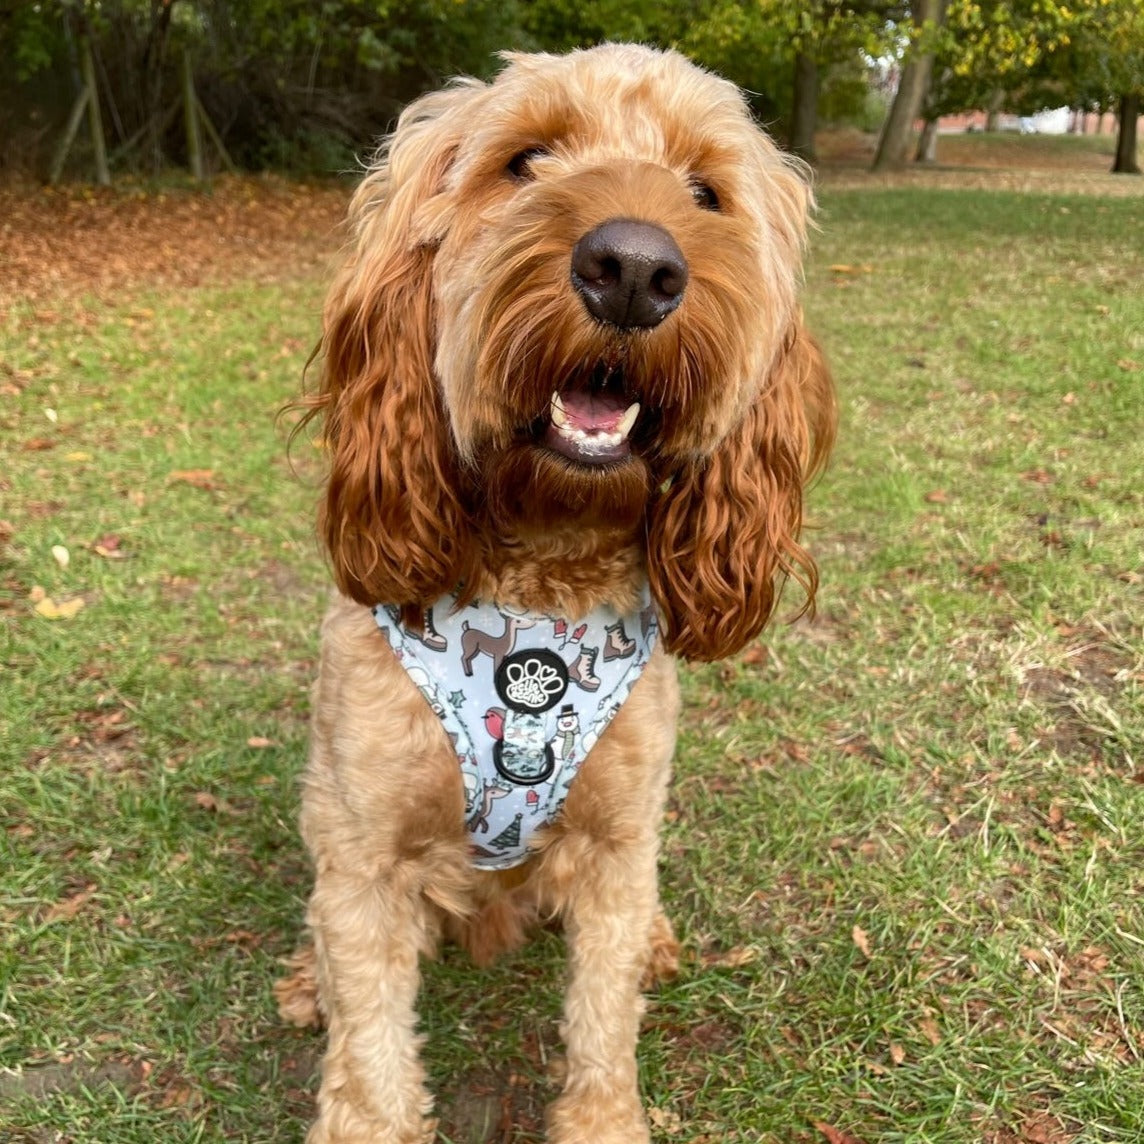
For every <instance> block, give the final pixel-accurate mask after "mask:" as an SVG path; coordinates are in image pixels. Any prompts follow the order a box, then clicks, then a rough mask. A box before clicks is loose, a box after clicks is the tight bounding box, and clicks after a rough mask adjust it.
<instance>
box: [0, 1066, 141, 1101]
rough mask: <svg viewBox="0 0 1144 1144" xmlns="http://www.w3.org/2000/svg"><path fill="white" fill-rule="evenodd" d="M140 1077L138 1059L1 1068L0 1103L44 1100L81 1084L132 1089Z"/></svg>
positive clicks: (83, 1085) (76, 1087)
mask: <svg viewBox="0 0 1144 1144" xmlns="http://www.w3.org/2000/svg"><path fill="white" fill-rule="evenodd" d="M141 1080H142V1074H141V1072H140V1069H139V1064H138V1062H130V1061H118V1060H112V1061H100V1062H95V1061H84V1060H69V1061H56V1062H52V1063H50V1064H42V1065H34V1066H31V1067H29V1068H24V1069H20V1070H19V1071H18V1072H0V1104H8V1103H9V1102H14V1101H18V1100H22V1099H23V1100H43V1098H44V1097H46V1096H51V1095H52V1094H53V1093H57V1092H75V1091H77V1090H78V1089H80V1088H98V1087H100V1086H101V1085H105V1084H110V1085H114V1086H115V1087H116V1088H119V1089H123V1090H124V1091H133V1090H135V1089H136V1088H138V1087H139V1084H140V1082H141Z"/></svg>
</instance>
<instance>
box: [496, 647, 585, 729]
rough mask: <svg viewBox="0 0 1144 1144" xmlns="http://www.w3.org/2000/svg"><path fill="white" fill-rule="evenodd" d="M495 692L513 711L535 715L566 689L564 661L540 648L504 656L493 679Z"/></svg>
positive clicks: (553, 703) (553, 704) (566, 673)
mask: <svg viewBox="0 0 1144 1144" xmlns="http://www.w3.org/2000/svg"><path fill="white" fill-rule="evenodd" d="M493 685H494V686H495V687H496V691H497V694H498V695H499V696H500V697H501V699H502V700H503V701H504V703H505V705H506V706H508V707H510V708H511V709H512V710H513V711H519V712H521V713H523V714H528V715H538V714H540V713H541V712H542V711H547V710H549V708H551V707H555V706H556V704H557V703H559V702H560V700H561V699H562V698H563V697H564V693H565V692H566V691H567V690H568V665H567V664H566V663H565V662H564V661H563V660H562V659H561V658H560V656H558V655H557V654H556V653H555V652H554V651H549V650H547V649H545V648H540V649H537V650H534V651H518V652H514V653H513V654H512V655H509V656H505V658H504V659H503V660H502V661H501V665H500V667H498V668H497V672H496V676H495V677H494V679H493Z"/></svg>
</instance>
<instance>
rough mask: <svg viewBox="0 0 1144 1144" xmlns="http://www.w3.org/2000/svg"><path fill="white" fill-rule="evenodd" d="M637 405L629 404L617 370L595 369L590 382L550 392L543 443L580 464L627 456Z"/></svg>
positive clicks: (600, 462)
mask: <svg viewBox="0 0 1144 1144" xmlns="http://www.w3.org/2000/svg"><path fill="white" fill-rule="evenodd" d="M639 413H640V403H639V402H638V401H633V400H632V399H631V396H630V395H629V394H628V393H627V390H626V387H625V385H624V378H623V374H622V372H621V371H619V370H614V371H609V370H607V369H605V368H604V367H598V368H597V369H596V371H595V372H594V373H593V375H592V378H591V380H589V381H588V382H587V384H584V385H573V386H570V387H569V388H567V389H564V390H562V391H559V392H556V393H553V395H552V399H551V402H550V403H549V407H548V422H547V424H546V425H545V427H544V435H543V441H544V444H545V445H547V446H548V448H550V449H552V450H553V451H554V452H557V453H560V454H561V455H562V456H564V457H567V458H568V459H569V460H572V461H577V462H579V463H580V464H582V465H605V464H611V463H614V462H616V461H622V460H624V459H625V458H626V457H628V456H630V455H631V440H630V437H631V432H632V429H633V427H634V426H635V423H636V418H638V417H639Z"/></svg>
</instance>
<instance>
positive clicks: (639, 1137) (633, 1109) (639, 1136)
mask: <svg viewBox="0 0 1144 1144" xmlns="http://www.w3.org/2000/svg"><path fill="white" fill-rule="evenodd" d="M650 1139H651V1137H650V1136H649V1135H648V1128H647V1120H646V1119H645V1118H644V1113H643V1108H642V1107H641V1106H640V1101H639V1097H638V1096H636V1095H634V1094H629V1093H618V1092H614V1091H600V1090H596V1089H593V1090H590V1091H584V1092H577V1093H570V1092H566V1093H564V1095H563V1096H560V1097H558V1098H557V1099H556V1100H555V1101H553V1102H552V1104H550V1105H549V1106H548V1135H547V1141H548V1144H648V1142H649V1141H650Z"/></svg>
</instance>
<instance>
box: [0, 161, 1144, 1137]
mask: <svg viewBox="0 0 1144 1144" xmlns="http://www.w3.org/2000/svg"><path fill="white" fill-rule="evenodd" d="M821 200H822V211H821V214H820V224H821V233H820V234H818V235H817V236H816V238H815V240H814V246H813V256H812V261H811V264H810V267H809V270H808V275H807V291H806V306H807V311H808V315H809V318H810V321H811V324H812V325H813V327H814V328H815V330H816V331H817V332H818V334H819V336H820V338H821V339H822V341H823V342H824V344H825V345H826V347H827V350H828V353H829V355H830V358H831V360H832V363H833V366H834V369H835V372H836V376H837V380H838V384H839V388H840V392H841V399H842V407H843V419H842V425H841V431H840V437H839V446H838V450H837V453H836V455H835V458H834V462H833V465H832V468H831V470H830V471H829V473H828V475H827V476H826V478H825V479H824V480H823V481H822V482H821V483H820V485H819V486H818V487H817V489H816V491H815V493H814V496H813V498H812V503H811V515H812V517H813V530H812V531H811V532H810V534H809V544H810V547H811V548H812V549H813V551H814V552H815V553H816V554H817V555H818V557H819V558H820V561H821V569H822V584H823V586H822V591H821V596H820V602H819V610H818V615H817V617H816V618H815V619H814V620H812V621H801V622H799V623H797V624H794V625H778V626H776V627H774V628H773V629H772V630H771V631H770V632H769V633H768V635H767V637H766V638H765V639H764V640H763V641H761V642H760V644H759V645H758V646H756V647H752V648H750V649H748V650H747V651H746V652H745V653H744V654H743V655H741V656H740V657H739V658H738V659H737V660H735V661H732V662H729V663H726V664H722V665H717V666H711V667H704V668H701V669H698V670H687V671H684V673H683V675H684V682H685V696H686V707H685V711H684V716H683V729H682V734H681V738H680V745H679V752H678V760H677V775H676V780H675V784H674V789H673V793H672V798H671V805H670V812H669V816H668V819H669V821H668V823H667V826H666V837H665V843H664V848H663V860H662V880H663V884H664V895H665V900H666V903H667V906H668V909H669V911H670V913H671V914H672V915H673V917H674V919H675V923H676V926H677V930H678V932H679V933H680V935H681V937H682V939H683V941H684V945H685V967H684V972H683V973H682V975H681V976H680V978H679V979H678V980H677V981H676V982H674V983H673V984H671V985H669V986H666V987H664V988H662V989H661V990H660V991H659V992H658V993H657V994H656V995H655V996H654V997H652V998H651V999H650V1000H649V1005H648V1011H647V1015H646V1018H645V1020H644V1029H643V1034H642V1039H641V1048H640V1064H641V1077H642V1085H643V1090H644V1093H645V1096H646V1102H647V1105H648V1107H649V1110H650V1117H651V1120H652V1123H653V1125H654V1133H655V1138H656V1140H657V1141H659V1142H662V1144H667V1142H679V1144H687V1142H691V1144H699V1142H701V1141H703V1142H707V1144H716V1142H720V1144H722V1142H731V1141H734V1142H743V1144H747V1142H751V1144H753V1142H757V1141H766V1142H774V1144H789V1142H807V1144H809V1142H812V1141H828V1142H831V1144H854V1142H861V1144H890V1142H906V1141H909V1142H941V1144H955V1142H956V1144H971V1142H989V1144H1025V1142H1028V1144H1064V1142H1069V1141H1093V1142H1097V1141H1100V1142H1105V1141H1139V1140H1141V1139H1144V906H1142V901H1144V894H1142V891H1144V825H1142V822H1144V785H1142V783H1144V703H1142V691H1144V636H1142V627H1144V551H1142V546H1144V289H1142V288H1141V283H1142V282H1144V241H1142V240H1141V224H1142V221H1144V198H1141V197H1140V196H1133V197H1126V198H1116V199H1113V198H1101V197H1096V196H1089V197H1052V196H1044V195H1021V194H1012V193H1004V192H991V191H987V190H973V191H943V190H934V189H925V190H922V189H917V188H914V189H909V188H904V189H902V188H899V189H894V188H884V187H880V186H879V187H876V188H875V187H867V188H865V189H861V188H860V189H846V190H842V189H831V187H830V185H829V183H828V184H827V186H826V188H825V189H824V191H823V192H822V194H821ZM72 285H74V284H72ZM322 286H323V283H322V279H321V275H320V273H319V271H318V270H317V269H316V268H315V264H314V263H313V261H312V260H311V261H310V262H307V263H304V264H301V268H300V269H295V270H290V269H282V270H281V271H280V272H278V273H275V274H273V275H267V274H259V275H252V276H251V277H250V279H249V280H243V278H242V276H241V275H240V276H238V277H237V278H233V280H231V281H229V283H226V284H222V285H215V286H211V287H207V286H190V287H180V288H178V289H176V288H173V287H168V288H165V289H163V290H147V289H142V288H136V287H133V288H131V289H130V290H127V291H125V292H124V293H122V294H121V295H120V296H119V297H118V298H117V299H116V300H115V301H113V302H108V301H106V300H104V301H101V302H94V301H87V302H84V301H82V300H80V301H77V300H76V299H75V295H74V291H73V293H72V295H70V296H69V297H68V298H67V299H65V300H63V301H61V302H60V303H59V304H58V305H55V304H53V302H52V299H51V297H50V296H49V297H47V298H44V297H40V298H38V299H37V301H36V302H35V303H29V304H21V303H19V302H17V303H16V304H15V305H14V306H13V307H11V308H10V309H9V311H8V313H7V315H6V317H4V318H3V320H2V324H0V519H2V520H3V521H4V522H5V523H4V524H3V525H0V530H2V533H0V534H2V535H3V540H2V541H0V621H2V633H3V634H2V643H0V766H2V772H0V823H2V826H3V833H2V835H0V839H2V842H0V845H2V846H3V856H2V860H0V1140H3V1141H5V1142H6V1144H7V1142H21V1144H40V1142H47V1141H60V1142H84V1144H87V1142H93V1144H94V1142H99V1144H135V1142H138V1144H144V1142H146V1144H153V1142H154V1141H156V1140H162V1141H165V1142H168V1141H169V1142H183V1141H186V1142H192V1141H194V1142H199V1141H251V1142H259V1144H261V1142H269V1141H299V1140H300V1139H301V1138H302V1135H303V1132H304V1128H305V1124H306V1122H307V1119H308V1117H309V1115H310V1111H311V1108H312V1100H313V1092H314V1079H313V1072H314V1069H315V1066H316V1062H317V1060H318V1058H319V1056H320V1050H321V1038H320V1036H319V1035H317V1034H313V1033H310V1032H307V1031H298V1030H293V1029H285V1028H283V1027H281V1026H280V1025H279V1024H278V1022H277V1020H276V1016H275V1012H274V1007H273V1004H272V999H271V985H272V982H273V980H274V978H275V976H276V974H277V973H278V972H279V959H280V958H282V957H283V956H285V955H287V954H288V953H289V952H290V950H291V949H292V947H293V945H294V942H295V939H296V937H297V935H298V932H299V927H300V919H301V914H302V908H303V902H304V899H305V896H306V893H307V888H308V878H309V874H308V871H307V866H306V862H305V859H304V856H303V854H302V851H301V847H300V843H299V840H298V836H297V831H296V827H295V815H296V810H297V793H296V777H297V774H298V772H299V770H300V768H301V766H302V763H303V759H304V754H305V742H306V722H307V705H308V686H309V682H310V680H311V678H312V675H313V672H314V667H315V654H316V636H317V623H318V620H319V617H320V614H321V611H322V607H323V601H324V598H325V594H326V591H327V588H326V576H325V572H324V569H323V564H322V559H321V557H320V554H319V553H318V551H317V548H316V545H315V542H314V539H313V533H312V518H313V508H314V504H315V500H316V497H317V481H318V476H319V472H320V457H319V454H318V453H317V452H316V451H315V450H314V448H313V447H312V446H311V445H310V444H308V443H300V444H298V445H297V446H296V447H295V449H294V457H293V466H291V464H290V462H289V461H288V459H287V456H286V450H285V444H284V432H283V429H282V427H280V426H276V423H275V415H276V411H277V410H278V409H279V408H280V406H281V405H282V404H283V403H284V402H285V401H286V400H287V399H288V398H290V397H291V396H292V395H294V394H295V393H296V391H297V388H298V386H299V384H300V380H299V379H300V376H301V372H302V367H303V363H304V361H305V358H306V356H307V354H308V352H309V349H310V348H311V346H312V343H313V340H314V337H315V334H316V330H317V314H318V309H319V305H320V298H321V294H322ZM65 550H66V552H65ZM77 601H82V606H81V605H80V604H78V603H77ZM795 602H796V601H795V598H794V594H793V593H792V594H791V596H790V598H789V601H788V603H789V607H788V610H792V609H793V606H794V604H795ZM77 609H78V610H77ZM561 976H562V946H561V941H560V938H559V936H558V935H556V934H553V933H546V934H543V935H541V937H540V938H539V939H538V941H537V943H536V944H535V945H533V946H532V947H530V949H529V950H528V951H527V952H525V953H522V954H520V955H517V956H514V957H513V958H511V959H509V960H508V961H505V962H503V963H501V964H499V965H497V966H496V967H494V968H493V969H492V970H491V971H488V972H480V971H478V970H476V969H473V968H472V967H470V966H469V965H467V964H466V962H465V961H464V959H463V958H462V957H461V956H460V955H459V954H458V952H457V951H456V950H453V949H446V950H444V951H443V954H442V957H441V959H440V960H439V961H438V962H436V963H433V964H431V965H428V966H427V967H426V973H425V991H424V1004H423V1009H422V1014H423V1017H422V1025H423V1028H424V1030H425V1031H426V1032H427V1033H428V1035H429V1042H428V1047H427V1050H426V1054H427V1060H428V1063H429V1067H430V1070H431V1074H432V1084H433V1088H434V1090H435V1091H436V1092H437V1093H438V1094H439V1103H438V1111H439V1114H440V1116H441V1124H440V1137H439V1138H440V1140H441V1141H443V1142H447V1141H451V1142H453V1144H462V1142H464V1144H476V1142H478V1141H490V1142H491V1141H496V1142H498V1144H500V1142H510V1141H520V1142H524V1141H539V1140H540V1139H542V1130H541V1116H542V1109H543V1104H544V1102H545V1100H546V1099H548V1098H550V1096H551V1095H552V1093H553V1092H554V1091H555V1089H554V1084H555V1078H556V1077H557V1076H558V1074H559V1055H560V1051H561V1049H560V1042H559V1037H558V1033H557V1020H558V1013H559V1005H560V984H561Z"/></svg>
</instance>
